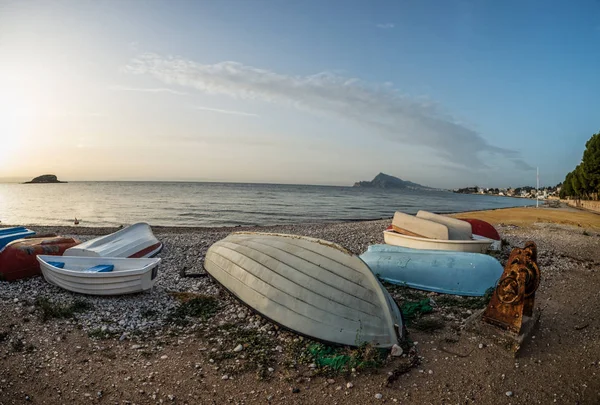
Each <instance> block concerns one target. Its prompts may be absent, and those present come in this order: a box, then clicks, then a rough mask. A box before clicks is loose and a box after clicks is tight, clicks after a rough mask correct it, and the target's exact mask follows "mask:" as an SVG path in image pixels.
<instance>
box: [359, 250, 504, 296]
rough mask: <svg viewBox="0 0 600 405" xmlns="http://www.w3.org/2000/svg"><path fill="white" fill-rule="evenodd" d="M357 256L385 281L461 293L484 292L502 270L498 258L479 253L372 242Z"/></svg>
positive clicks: (476, 294) (467, 294)
mask: <svg viewBox="0 0 600 405" xmlns="http://www.w3.org/2000/svg"><path fill="white" fill-rule="evenodd" d="M360 258H361V259H362V260H363V261H364V262H365V263H366V264H367V265H368V266H369V268H370V269H371V271H372V272H373V273H374V274H375V275H377V276H378V277H379V278H381V279H382V280H384V281H386V282H388V283H392V284H399V285H405V286H407V287H411V288H415V289H419V290H424V291H434V292H438V293H444V294H454V295H464V296H482V295H484V294H485V293H486V291H487V290H488V289H489V288H491V287H494V286H495V285H496V282H497V281H498V279H499V278H500V277H501V276H502V272H503V268H502V265H501V264H500V262H499V261H498V260H496V259H495V258H493V257H491V256H488V255H483V254H479V253H465V252H453V251H443V250H418V249H409V248H404V247H399V246H390V245H372V246H369V248H368V250H367V251H366V252H365V253H363V254H362V255H360Z"/></svg>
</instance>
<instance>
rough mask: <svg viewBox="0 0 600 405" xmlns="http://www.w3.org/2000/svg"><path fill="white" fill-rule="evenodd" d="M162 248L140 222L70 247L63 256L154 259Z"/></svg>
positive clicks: (146, 227)
mask: <svg viewBox="0 0 600 405" xmlns="http://www.w3.org/2000/svg"><path fill="white" fill-rule="evenodd" d="M162 247H163V245H162V243H160V242H159V241H158V239H156V237H155V236H154V234H153V233H152V229H151V228H150V225H148V224H146V223H144V222H140V223H137V224H134V225H131V226H128V227H126V228H123V229H121V230H119V231H117V232H115V233H111V234H110V235H106V236H101V237H99V238H95V239H91V240H88V241H87V242H84V243H82V244H80V245H77V246H75V247H72V248H70V249H68V250H67V251H66V252H65V256H86V257H130V258H139V257H154V256H156V255H157V254H158V253H159V252H160V251H161V250H162Z"/></svg>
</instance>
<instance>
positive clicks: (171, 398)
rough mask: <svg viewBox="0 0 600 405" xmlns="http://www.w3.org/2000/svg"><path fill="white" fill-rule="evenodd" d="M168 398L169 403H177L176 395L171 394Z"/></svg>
mask: <svg viewBox="0 0 600 405" xmlns="http://www.w3.org/2000/svg"><path fill="white" fill-rule="evenodd" d="M167 398H169V401H175V395H172V394H169V395H167Z"/></svg>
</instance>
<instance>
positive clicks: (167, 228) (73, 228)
mask: <svg viewBox="0 0 600 405" xmlns="http://www.w3.org/2000/svg"><path fill="white" fill-rule="evenodd" d="M516 208H524V209H530V208H535V207H532V206H513V207H501V208H486V209H481V210H468V211H444V212H442V211H432V212H433V213H435V214H440V215H449V216H457V215H462V214H466V213H480V212H488V211H498V210H508V209H516ZM542 208H544V209H546V208H547V205H540V207H539V208H538V209H542ZM563 208H572V207H567V206H561V207H560V208H558V209H563ZM392 218H393V216H389V217H379V218H340V219H331V220H329V219H328V220H320V221H307V222H294V223H289V224H272V225H235V226H231V225H224V226H197V225H153V224H151V223H149V225H150V226H151V227H152V229H153V230H156V231H157V232H159V233H160V232H173V231H178V232H194V231H198V230H207V231H219V230H232V231H235V230H247V229H257V228H261V229H268V228H274V227H287V226H304V225H324V224H340V223H361V222H375V221H386V220H387V221H389V220H391V219H392ZM129 225H132V224H129ZM16 226H25V227H31V228H43V229H50V228H54V229H60V230H68V231H69V232H73V234H83V233H80V232H79V231H77V229H80V230H85V231H88V232H91V233H89V234H93V235H99V234H100V233H98V232H106V233H113V232H116V231H117V230H119V229H122V228H123V227H125V226H127V225H120V226H118V225H115V226H80V225H39V224H4V223H0V229H2V228H10V227H16Z"/></svg>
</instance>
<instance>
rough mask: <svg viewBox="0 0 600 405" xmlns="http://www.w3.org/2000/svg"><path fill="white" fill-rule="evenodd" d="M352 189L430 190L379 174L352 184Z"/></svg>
mask: <svg viewBox="0 0 600 405" xmlns="http://www.w3.org/2000/svg"><path fill="white" fill-rule="evenodd" d="M353 187H365V188H411V189H417V190H432V188H431V187H427V186H422V185H420V184H417V183H413V182H412V181H406V180H402V179H399V178H398V177H394V176H390V175H389V174H385V173H379V174H378V175H377V176H375V178H374V179H373V180H371V181H359V182H356V183H354V186H353Z"/></svg>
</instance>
